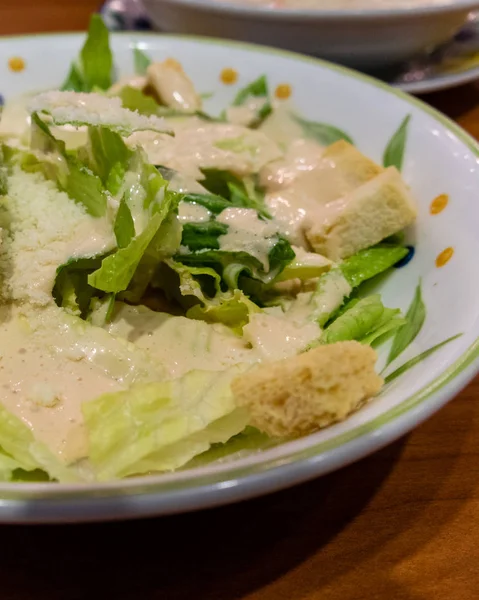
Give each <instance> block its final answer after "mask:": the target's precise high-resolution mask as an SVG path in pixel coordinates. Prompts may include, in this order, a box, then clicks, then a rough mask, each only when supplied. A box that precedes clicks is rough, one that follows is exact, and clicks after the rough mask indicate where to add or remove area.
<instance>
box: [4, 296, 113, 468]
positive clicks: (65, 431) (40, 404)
mask: <svg viewBox="0 0 479 600" xmlns="http://www.w3.org/2000/svg"><path fill="white" fill-rule="evenodd" d="M0 315H1V316H0V320H1V323H0V374H1V375H0V378H1V381H2V384H1V385H0V402H1V404H2V405H3V406H4V407H5V408H7V409H8V410H9V411H11V412H12V413H13V414H14V415H16V416H17V417H19V418H20V419H21V420H22V421H23V422H24V423H25V424H26V425H28V426H29V427H30V428H31V429H32V430H33V431H34V432H35V437H36V438H37V439H38V440H40V441H42V442H44V443H45V444H47V445H48V446H49V447H50V449H51V450H52V451H53V452H54V453H55V454H56V455H57V456H59V458H61V459H62V460H63V461H64V462H65V463H70V462H73V461H75V460H77V459H79V458H82V457H84V456H86V454H87V452H88V448H87V439H86V435H85V431H84V428H83V418H82V414H81V404H82V402H84V401H86V400H92V399H93V398H95V397H97V396H98V395H100V394H103V393H107V392H115V391H118V390H120V389H123V386H122V385H121V383H120V382H118V381H116V380H115V379H113V378H111V377H109V376H108V375H107V374H105V373H104V372H103V371H102V370H101V369H98V368H96V366H95V365H94V364H92V363H91V362H89V361H84V360H72V359H71V358H70V357H68V356H67V353H64V352H63V353H62V352H60V353H58V352H56V351H55V348H56V347H57V344H58V339H57V333H58V329H57V328H55V329H54V330H53V331H52V330H50V329H48V328H41V329H39V330H37V331H34V330H32V329H31V328H30V326H29V323H28V320H27V319H26V318H25V317H24V316H22V315H21V312H20V311H19V310H18V309H16V308H15V307H1V309H0ZM46 397H49V399H50V402H48V403H47V404H46V403H45V398H46ZM48 404H49V405H48Z"/></svg>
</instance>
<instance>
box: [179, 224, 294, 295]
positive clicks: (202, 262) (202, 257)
mask: <svg viewBox="0 0 479 600" xmlns="http://www.w3.org/2000/svg"><path fill="white" fill-rule="evenodd" d="M217 238H218V236H217ZM217 238H216V240H215V241H214V242H213V243H214V245H215V246H216V248H219V242H218V241H217ZM182 247H183V248H185V246H184V243H183V242H182ZM294 258H295V253H294V251H293V249H292V248H291V245H290V243H289V242H288V241H287V240H285V239H284V238H281V237H277V238H276V241H275V243H274V245H273V247H272V248H271V249H270V251H269V253H268V263H269V269H268V270H265V268H264V265H263V264H262V263H261V262H260V261H259V260H258V258H256V257H255V256H252V255H251V254H248V252H245V251H237V252H233V251H225V250H220V249H215V247H213V248H211V247H210V249H208V248H203V249H201V250H196V251H189V250H186V249H184V250H183V251H182V252H181V253H180V254H177V255H176V256H175V260H177V261H179V262H182V263H183V264H186V265H189V266H209V267H211V268H213V269H215V270H217V271H218V272H219V273H220V275H221V276H222V279H223V280H224V282H225V283H226V285H227V287H228V288H229V289H230V290H233V289H236V288H240V289H241V288H242V284H241V281H240V276H245V277H249V278H253V279H258V280H260V281H262V282H263V283H270V282H271V281H273V280H274V278H275V277H276V276H277V275H278V274H279V273H281V271H282V270H283V269H284V268H285V266H286V265H287V264H289V263H290V262H291V261H292V260H293V259H294Z"/></svg>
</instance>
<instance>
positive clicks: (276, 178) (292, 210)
mask: <svg viewBox="0 0 479 600" xmlns="http://www.w3.org/2000/svg"><path fill="white" fill-rule="evenodd" d="M381 170H382V169H381V168H380V167H378V166H377V165H375V164H374V163H373V162H372V161H370V160H369V159H367V158H366V157H364V156H363V155H362V154H361V153H360V152H359V151H358V150H356V149H355V148H354V147H353V146H351V145H350V144H347V143H346V142H337V143H336V144H333V145H332V146H330V147H329V148H327V149H324V148H322V147H321V146H319V145H318V144H316V143H315V142H314V141H311V140H304V139H300V140H296V141H294V142H293V143H291V145H290V146H289V147H288V149H287V151H286V153H285V155H284V158H282V159H280V160H277V161H273V162H271V163H269V164H268V165H265V166H264V167H263V169H262V170H261V172H260V183H261V185H262V186H263V187H264V189H265V190H266V194H265V203H266V206H267V207H268V209H269V210H270V212H271V214H272V215H273V216H274V218H275V219H276V220H277V222H278V224H279V226H280V228H281V230H282V231H284V233H285V235H286V236H287V237H288V239H289V240H290V242H291V243H294V244H296V245H299V246H305V247H307V246H308V244H307V242H306V237H305V233H306V231H307V230H308V229H310V228H311V227H312V226H313V225H314V224H318V223H319V224H321V223H325V224H327V222H328V220H331V219H332V218H334V217H336V216H337V215H338V213H340V212H341V211H342V209H343V208H344V206H345V205H344V204H343V203H342V202H343V200H342V199H343V198H345V197H346V196H347V195H348V194H349V193H350V192H352V191H353V190H355V189H356V188H358V187H359V186H360V185H362V184H363V183H366V182H367V181H369V180H370V179H372V178H373V177H374V176H376V175H378V174H379V173H380V172H381Z"/></svg>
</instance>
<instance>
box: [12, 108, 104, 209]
mask: <svg viewBox="0 0 479 600" xmlns="http://www.w3.org/2000/svg"><path fill="white" fill-rule="evenodd" d="M31 119H32V123H31V147H32V150H33V151H34V152H35V154H34V160H35V161H36V164H35V168H39V169H40V170H41V171H42V173H43V175H44V176H45V177H46V178H47V179H52V180H53V181H55V182H56V184H57V186H58V187H59V189H60V190H62V191H64V192H66V193H67V194H68V195H69V196H70V198H72V200H75V202H78V203H79V204H82V205H83V206H84V207H85V208H86V210H87V212H88V213H89V214H91V215H92V216H94V217H101V216H103V215H104V214H105V212H106V207H107V197H106V193H105V192H106V190H105V188H104V186H103V184H102V181H101V179H100V178H99V177H98V176H97V175H95V173H93V172H92V171H91V170H90V169H89V168H88V166H86V165H85V164H83V163H82V162H81V161H80V160H79V159H78V158H77V156H76V155H75V154H73V153H68V152H67V151H66V150H65V143H64V142H63V141H62V140H57V139H56V138H55V137H54V136H53V135H52V133H51V131H50V129H49V127H48V126H47V125H46V123H44V122H43V121H42V120H41V119H40V117H39V116H38V114H37V113H33V114H32V117H31ZM91 129H92V130H94V128H91ZM29 158H31V157H29ZM21 166H22V168H25V170H29V167H28V162H23V163H22V164H21ZM30 167H31V162H30Z"/></svg>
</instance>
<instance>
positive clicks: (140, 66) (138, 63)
mask: <svg viewBox="0 0 479 600" xmlns="http://www.w3.org/2000/svg"><path fill="white" fill-rule="evenodd" d="M133 62H134V63H135V73H136V74H137V75H145V73H146V69H147V68H148V67H149V66H150V64H151V59H150V57H149V56H147V55H146V54H145V53H144V52H143V50H140V48H133Z"/></svg>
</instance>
